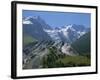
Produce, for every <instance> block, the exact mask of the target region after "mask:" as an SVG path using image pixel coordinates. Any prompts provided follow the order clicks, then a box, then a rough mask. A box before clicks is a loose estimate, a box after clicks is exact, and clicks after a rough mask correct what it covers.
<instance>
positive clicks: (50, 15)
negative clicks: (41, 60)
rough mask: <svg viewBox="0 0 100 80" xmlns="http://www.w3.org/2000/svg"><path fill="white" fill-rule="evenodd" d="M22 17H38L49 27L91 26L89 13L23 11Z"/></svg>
mask: <svg viewBox="0 0 100 80" xmlns="http://www.w3.org/2000/svg"><path fill="white" fill-rule="evenodd" d="M22 16H23V17H28V16H40V17H41V18H42V19H43V20H45V22H46V23H47V24H49V25H50V26H51V27H61V26H65V25H69V24H77V25H84V26H85V27H90V26H91V14H90V13H73V12H51V11H34V10H23V13H22Z"/></svg>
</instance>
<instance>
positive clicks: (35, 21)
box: [22, 16, 90, 69]
mask: <svg viewBox="0 0 100 80" xmlns="http://www.w3.org/2000/svg"><path fill="white" fill-rule="evenodd" d="M22 25H23V65H24V66H23V68H24V69H30V68H37V67H38V68H40V67H41V66H42V67H43V65H41V63H40V62H41V61H42V59H43V58H44V56H48V55H49V54H50V55H54V54H55V55H54V56H59V55H60V56H63V55H67V56H79V55H81V54H82V55H83V54H84V53H86V54H87V53H90V51H89V50H90V28H87V27H85V26H84V25H77V24H69V25H65V26H58V27H55V28H53V27H51V26H50V25H48V24H47V23H46V22H45V21H44V20H43V19H42V18H41V17H40V16H30V17H25V18H23V23H22ZM82 43H84V44H82ZM87 45H88V47H87ZM83 48H84V49H83ZM51 53H54V54H51ZM28 62H29V63H28ZM33 63H34V64H33ZM26 64H28V65H26Z"/></svg>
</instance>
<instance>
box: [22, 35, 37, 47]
mask: <svg viewBox="0 0 100 80" xmlns="http://www.w3.org/2000/svg"><path fill="white" fill-rule="evenodd" d="M35 41H37V40H36V39H34V38H33V37H31V36H29V35H26V34H23V46H26V45H28V44H30V43H32V42H35Z"/></svg>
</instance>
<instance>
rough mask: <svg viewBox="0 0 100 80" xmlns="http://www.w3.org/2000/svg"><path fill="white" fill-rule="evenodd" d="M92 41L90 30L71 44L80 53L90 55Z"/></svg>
mask: <svg viewBox="0 0 100 80" xmlns="http://www.w3.org/2000/svg"><path fill="white" fill-rule="evenodd" d="M90 42H91V41H90V32H88V33H86V34H85V35H83V36H82V37H80V38H79V39H78V40H76V41H75V42H73V43H72V44H71V45H72V47H73V48H74V49H75V50H76V51H77V52H78V53H79V54H80V55H88V54H90Z"/></svg>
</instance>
